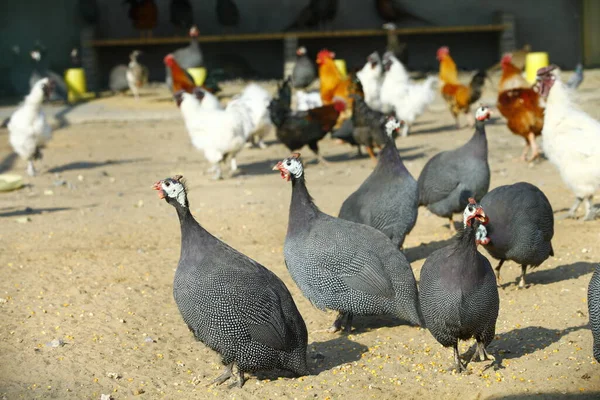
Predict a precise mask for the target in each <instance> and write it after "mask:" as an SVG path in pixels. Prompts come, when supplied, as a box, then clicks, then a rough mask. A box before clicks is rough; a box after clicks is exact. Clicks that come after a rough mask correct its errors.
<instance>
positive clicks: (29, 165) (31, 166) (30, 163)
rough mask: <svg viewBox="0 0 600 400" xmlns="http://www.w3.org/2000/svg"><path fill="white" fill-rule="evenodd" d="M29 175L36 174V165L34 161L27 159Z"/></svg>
mask: <svg viewBox="0 0 600 400" xmlns="http://www.w3.org/2000/svg"><path fill="white" fill-rule="evenodd" d="M27 175H29V176H35V167H34V166H33V161H31V160H29V161H27Z"/></svg>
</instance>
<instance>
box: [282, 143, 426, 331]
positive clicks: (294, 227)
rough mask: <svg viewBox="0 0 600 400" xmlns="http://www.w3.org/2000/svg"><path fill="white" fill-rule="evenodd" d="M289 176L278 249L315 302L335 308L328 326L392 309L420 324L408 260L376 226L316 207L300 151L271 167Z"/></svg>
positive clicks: (349, 323)
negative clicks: (284, 221)
mask: <svg viewBox="0 0 600 400" xmlns="http://www.w3.org/2000/svg"><path fill="white" fill-rule="evenodd" d="M273 169H274V170H279V171H280V172H281V177H282V178H283V179H284V180H288V181H289V180H290V179H291V181H292V200H291V205H290V214H289V223H288V231H287V235H286V238H285V245H284V248H283V254H284V257H285V263H286V266H287V268H288V271H289V272H290V275H291V276H292V278H293V279H294V281H295V282H296V284H297V285H298V287H299V288H300V290H301V291H302V293H303V294H304V295H305V296H306V297H307V298H308V299H309V300H310V301H311V303H312V304H313V305H314V306H316V307H317V308H319V309H321V310H324V309H326V308H328V309H331V310H336V311H338V312H339V314H338V316H337V318H336V319H335V322H334V323H333V326H332V327H331V329H330V331H331V332H335V331H338V330H340V329H341V328H342V325H343V320H344V319H345V320H346V324H345V330H346V331H347V332H349V331H350V330H351V329H352V318H353V316H354V315H382V314H392V315H394V316H396V317H398V318H401V319H404V320H407V321H408V322H410V323H412V324H417V325H421V314H420V311H419V303H418V292H417V283H416V281H415V277H414V275H413V271H412V269H411V267H410V264H409V263H408V261H407V260H406V257H404V254H402V253H401V252H400V251H399V250H398V248H397V247H396V246H395V245H394V244H393V243H392V242H391V241H390V240H389V239H388V238H387V237H386V236H385V235H384V234H383V233H381V232H380V231H378V230H377V229H375V228H372V227H370V226H367V225H363V224H357V223H355V222H351V221H346V220H343V219H340V218H335V217H332V216H330V215H327V214H324V213H323V212H321V211H320V210H319V209H318V207H317V206H316V205H315V204H314V202H313V200H312V198H311V197H310V194H309V193H308V190H307V188H306V184H305V173H304V167H303V165H302V161H301V159H300V154H298V153H295V154H292V156H290V157H288V158H286V159H284V160H283V161H281V162H279V163H278V164H277V165H276V166H275V167H274V168H273Z"/></svg>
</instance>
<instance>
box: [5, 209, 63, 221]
mask: <svg viewBox="0 0 600 400" xmlns="http://www.w3.org/2000/svg"><path fill="white" fill-rule="evenodd" d="M66 210H72V208H71V207H48V208H30V207H26V208H23V209H19V210H13V211H6V212H0V218H3V217H19V216H21V215H37V214H45V213H52V212H57V211H66Z"/></svg>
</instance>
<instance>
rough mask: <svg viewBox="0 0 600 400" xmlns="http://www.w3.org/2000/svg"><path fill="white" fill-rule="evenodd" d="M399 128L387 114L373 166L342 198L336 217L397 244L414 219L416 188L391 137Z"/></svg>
mask: <svg viewBox="0 0 600 400" xmlns="http://www.w3.org/2000/svg"><path fill="white" fill-rule="evenodd" d="M399 129H400V123H399V122H398V120H396V119H395V118H394V117H390V118H389V119H388V121H387V122H386V124H385V130H386V134H387V136H388V141H387V144H386V145H385V147H384V148H383V150H381V152H380V153H379V161H378V162H377V166H376V167H375V169H374V170H373V172H372V173H371V175H369V177H368V178H367V179H366V180H365V181H364V182H363V184H362V185H360V187H359V188H358V190H357V191H356V192H354V193H352V194H351V195H350V197H348V198H347V199H346V201H344V203H343V204H342V208H341V210H340V215H339V217H340V218H342V219H345V220H348V221H353V222H357V223H360V224H365V225H369V226H372V227H373V228H376V229H379V230H380V231H381V232H383V233H384V234H385V235H386V236H387V237H389V238H390V240H391V241H392V243H393V244H394V246H396V247H399V248H400V247H402V245H403V244H404V238H405V237H406V235H407V234H408V233H409V232H410V231H411V230H412V228H413V227H414V226H415V223H416V222H417V213H418V208H419V192H418V188H417V181H415V179H414V178H413V177H412V175H411V174H410V172H408V170H407V169H406V167H405V166H404V164H403V163H402V159H401V158H400V155H399V154H398V149H397V148H396V142H395V141H394V139H393V138H392V134H393V132H394V131H396V132H397V131H398V130H399Z"/></svg>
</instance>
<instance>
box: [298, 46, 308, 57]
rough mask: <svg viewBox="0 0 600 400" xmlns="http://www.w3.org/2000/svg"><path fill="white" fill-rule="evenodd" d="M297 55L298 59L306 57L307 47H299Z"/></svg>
mask: <svg viewBox="0 0 600 400" xmlns="http://www.w3.org/2000/svg"><path fill="white" fill-rule="evenodd" d="M296 55H297V56H298V57H302V56H305V55H306V47H304V46H300V47H298V48H297V49H296Z"/></svg>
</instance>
